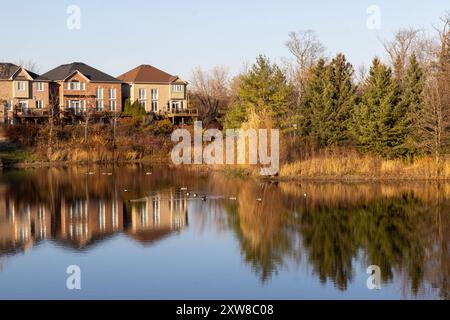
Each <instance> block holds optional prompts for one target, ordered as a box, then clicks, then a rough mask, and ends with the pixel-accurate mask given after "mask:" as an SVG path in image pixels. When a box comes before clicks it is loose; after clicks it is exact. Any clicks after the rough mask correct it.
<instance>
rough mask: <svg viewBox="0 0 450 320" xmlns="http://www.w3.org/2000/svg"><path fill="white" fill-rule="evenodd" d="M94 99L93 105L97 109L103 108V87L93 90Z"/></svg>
mask: <svg viewBox="0 0 450 320" xmlns="http://www.w3.org/2000/svg"><path fill="white" fill-rule="evenodd" d="M95 95H96V100H95V107H96V108H97V111H101V110H103V88H100V87H99V88H97V89H96V90H95Z"/></svg>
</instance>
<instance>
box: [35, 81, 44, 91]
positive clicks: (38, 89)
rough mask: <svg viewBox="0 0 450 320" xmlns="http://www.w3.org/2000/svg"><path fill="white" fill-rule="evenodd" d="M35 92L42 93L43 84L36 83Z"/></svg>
mask: <svg viewBox="0 0 450 320" xmlns="http://www.w3.org/2000/svg"><path fill="white" fill-rule="evenodd" d="M36 91H44V83H43V82H37V83H36Z"/></svg>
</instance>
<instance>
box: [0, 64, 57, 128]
mask: <svg viewBox="0 0 450 320" xmlns="http://www.w3.org/2000/svg"><path fill="white" fill-rule="evenodd" d="M49 86H50V81H49V80H48V79H45V78H43V77H39V76H38V75H37V74H35V73H33V72H31V71H29V70H27V69H25V68H23V67H21V66H17V65H15V64H13V63H0V122H6V123H14V122H15V121H17V120H20V119H25V118H35V119H38V118H39V117H42V116H45V113H46V112H48V108H49V97H50V94H49V92H50V87H49Z"/></svg>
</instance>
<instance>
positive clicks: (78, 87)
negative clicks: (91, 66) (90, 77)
mask: <svg viewBox="0 0 450 320" xmlns="http://www.w3.org/2000/svg"><path fill="white" fill-rule="evenodd" d="M69 88H70V90H81V83H80V81H78V80H72V81H70V87H69Z"/></svg>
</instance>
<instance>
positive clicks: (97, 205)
mask: <svg viewBox="0 0 450 320" xmlns="http://www.w3.org/2000/svg"><path fill="white" fill-rule="evenodd" d="M60 217H61V218H60V223H61V226H60V228H59V230H57V233H56V238H58V239H61V240H63V241H68V242H70V243H71V244H72V245H76V246H78V247H84V246H86V245H87V244H89V243H91V242H93V241H95V240H97V239H100V238H104V237H107V236H110V235H113V234H115V233H116V232H120V231H122V230H123V205H122V202H119V201H118V200H117V199H111V200H109V201H106V200H102V199H95V200H93V199H89V200H88V199H78V200H75V201H67V200H62V203H61V215H60Z"/></svg>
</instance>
